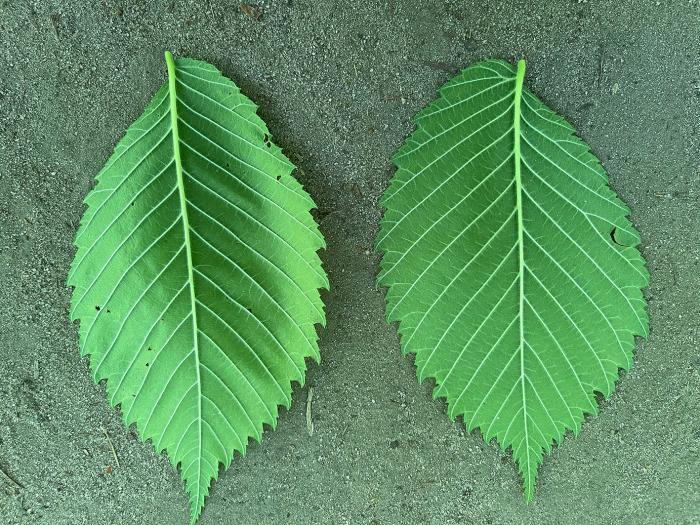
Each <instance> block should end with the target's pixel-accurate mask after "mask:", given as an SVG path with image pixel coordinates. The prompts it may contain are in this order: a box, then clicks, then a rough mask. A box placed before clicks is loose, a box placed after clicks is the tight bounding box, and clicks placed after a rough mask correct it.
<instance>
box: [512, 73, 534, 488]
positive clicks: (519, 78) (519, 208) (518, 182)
mask: <svg viewBox="0 0 700 525" xmlns="http://www.w3.org/2000/svg"><path fill="white" fill-rule="evenodd" d="M524 78H525V61H524V60H519V61H518V71H517V73H516V77H515V92H514V101H513V139H514V140H513V160H514V164H515V165H514V168H515V170H514V171H515V208H516V215H517V221H518V280H519V292H518V317H519V318H520V327H519V330H520V337H519V341H518V343H519V348H520V387H521V391H522V397H523V428H524V432H525V436H524V439H525V448H526V455H527V459H526V468H527V478H528V481H529V480H530V440H529V437H528V432H527V422H528V415H527V397H526V394H525V379H526V378H525V322H524V315H523V313H524V306H525V249H524V243H523V230H524V228H523V182H522V176H521V172H520V169H521V166H520V165H521V158H520V102H521V100H522V93H523V80H524ZM528 485H529V483H528V484H526V491H525V498H526V499H530V493H531V492H530V490H531V487H529V486H528Z"/></svg>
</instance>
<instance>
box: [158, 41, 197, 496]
mask: <svg viewBox="0 0 700 525" xmlns="http://www.w3.org/2000/svg"><path fill="white" fill-rule="evenodd" d="M165 61H166V64H167V66H168V91H169V94H170V126H171V130H172V138H173V156H174V158H175V173H176V177H177V189H178V195H179V197H180V212H181V216H182V229H183V234H184V239H185V253H186V256H187V280H188V284H189V289H190V309H191V311H192V330H193V334H192V337H193V344H194V349H193V354H194V359H195V370H196V374H197V376H196V378H197V379H196V380H197V432H198V437H197V446H198V452H197V460H198V465H197V499H198V500H199V489H200V482H201V476H202V464H201V458H202V380H201V372H200V362H199V328H198V324H197V298H196V295H195V290H194V266H193V264H192V243H191V240H190V222H189V219H188V215H187V197H186V195H185V181H184V177H183V170H182V158H181V156H180V136H179V133H178V117H177V91H176V76H175V60H174V59H173V55H172V54H171V53H170V51H166V52H165ZM174 459H175V460H177V458H174ZM197 504H199V501H197Z"/></svg>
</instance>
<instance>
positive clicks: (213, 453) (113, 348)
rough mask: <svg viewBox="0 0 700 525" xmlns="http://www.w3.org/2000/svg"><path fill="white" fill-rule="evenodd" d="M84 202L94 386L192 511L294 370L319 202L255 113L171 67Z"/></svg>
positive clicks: (197, 70) (75, 315) (86, 318)
mask: <svg viewBox="0 0 700 525" xmlns="http://www.w3.org/2000/svg"><path fill="white" fill-rule="evenodd" d="M167 62H168V73H169V81H168V82H166V84H165V85H164V86H163V87H162V88H161V89H160V90H159V91H158V92H157V93H156V95H155V96H154V97H153V100H152V101H151V103H150V104H149V105H148V107H147V109H146V110H145V112H144V113H143V115H142V116H141V117H140V118H139V119H138V120H137V121H136V122H135V123H134V124H133V125H132V126H131V127H130V128H129V130H128V131H127V133H126V136H125V137H124V138H123V139H122V140H121V142H119V144H118V145H117V147H116V149H115V151H114V154H113V155H112V157H111V158H110V159H109V161H108V162H107V164H106V166H105V167H104V168H103V169H102V171H101V172H100V173H99V175H98V176H97V181H98V183H97V185H96V187H95V189H94V190H92V191H91V192H90V194H89V195H88V196H87V198H86V199H85V202H86V204H87V206H88V207H87V210H86V212H85V214H84V216H83V218H82V221H81V225H80V229H79V231H78V233H77V237H76V241H75V244H76V246H77V253H76V256H75V259H74V261H73V264H72V267H71V271H70V275H69V279H68V284H69V285H70V286H73V287H74V291H73V297H72V308H71V318H72V319H73V320H75V319H80V348H81V354H82V355H87V354H89V355H90V365H91V368H92V371H93V377H94V380H95V381H100V380H102V379H106V380H107V382H106V387H107V394H108V397H109V400H110V403H111V404H112V405H113V406H114V405H121V411H122V415H123V419H124V423H125V424H126V425H127V426H129V425H131V424H135V425H136V428H137V430H138V433H139V435H140V437H141V439H142V440H146V439H150V440H152V443H153V445H154V447H155V449H156V451H157V452H160V451H162V450H163V449H165V450H166V451H167V454H168V457H169V459H170V462H171V463H172V465H173V466H174V467H177V465H180V468H181V476H182V478H183V480H184V481H185V484H186V487H187V490H188V492H189V495H190V498H189V499H190V508H191V521H192V522H193V523H194V522H195V521H196V520H197V519H198V517H199V515H200V513H201V510H202V507H203V505H204V499H205V497H206V495H207V494H208V492H209V486H210V484H211V480H212V479H216V478H217V477H218V470H219V463H222V464H223V465H224V467H225V468H227V467H228V466H229V464H230V463H231V460H232V458H233V455H234V452H236V451H238V452H240V453H241V454H244V453H245V450H246V445H247V442H248V439H249V438H250V437H253V438H255V439H256V440H258V441H259V440H260V438H261V435H262V433H263V425H264V424H268V425H271V426H272V427H273V428H274V426H275V424H276V421H277V416H278V405H283V406H286V407H289V405H290V402H291V390H292V387H291V382H292V381H298V382H299V383H303V381H304V373H305V370H306V366H305V361H304V360H305V358H306V357H313V358H314V359H316V360H317V361H318V359H319V350H318V345H317V335H316V330H315V324H316V323H321V324H323V323H325V317H324V313H323V304H322V302H321V299H320V295H319V288H327V287H328V280H327V278H326V274H325V273H324V271H323V269H322V267H321V262H320V259H319V257H318V255H317V253H316V252H317V250H319V249H320V248H322V247H325V243H324V240H323V238H322V236H321V234H320V233H319V230H318V227H317V225H316V223H315V222H314V220H313V218H312V216H311V214H310V209H311V208H313V207H314V203H313V201H312V200H311V198H310V197H309V195H308V194H307V193H306V192H305V191H304V190H303V188H302V186H301V185H300V184H299V183H298V182H297V181H296V179H295V178H294V177H293V176H292V175H291V172H292V170H293V169H294V166H293V165H292V164H291V163H290V162H289V160H288V159H287V158H286V157H285V156H284V155H283V154H282V152H281V150H280V148H278V147H277V146H275V145H274V144H273V143H272V142H271V136H270V133H269V131H268V130H267V127H266V126H265V123H264V122H263V121H262V120H261V119H260V118H259V117H258V116H257V115H256V106H255V105H254V104H253V103H252V102H251V101H250V100H249V99H248V98H247V97H245V96H244V95H243V94H241V93H240V91H239V89H238V87H236V85H235V84H234V83H233V82H232V81H230V80H229V79H227V78H225V77H223V76H222V75H221V74H220V73H219V71H218V70H217V69H215V68H214V67H213V66H211V65H209V64H207V63H205V62H200V61H196V60H191V59H182V60H177V61H173V59H172V57H171V56H170V55H169V54H167Z"/></svg>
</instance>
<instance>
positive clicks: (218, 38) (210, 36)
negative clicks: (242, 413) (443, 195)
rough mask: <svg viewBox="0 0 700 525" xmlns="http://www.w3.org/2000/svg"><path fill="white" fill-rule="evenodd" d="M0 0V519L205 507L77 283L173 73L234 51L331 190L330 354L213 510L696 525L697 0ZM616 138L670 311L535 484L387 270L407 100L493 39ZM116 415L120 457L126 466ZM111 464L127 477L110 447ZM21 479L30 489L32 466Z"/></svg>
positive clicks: (620, 181) (325, 344)
mask: <svg viewBox="0 0 700 525" xmlns="http://www.w3.org/2000/svg"><path fill="white" fill-rule="evenodd" d="M255 5H256V8H257V9H258V10H259V12H260V15H261V16H260V18H259V20H255V19H253V18H251V17H249V16H247V15H246V14H244V13H243V12H241V10H240V9H239V3H238V1H234V0H223V1H215V0H203V1H195V0H175V1H166V2H158V1H150V2H147V1H133V0H100V1H97V0H94V1H87V0H81V1H68V0H0V281H1V282H2V287H0V467H1V468H2V470H3V472H4V473H5V474H7V475H9V476H11V477H12V478H14V480H15V481H14V482H13V481H11V480H9V479H8V478H7V477H6V475H5V474H2V473H0V523H2V524H8V525H9V524H41V525H64V524H65V525H79V524H88V523H89V524H95V525H99V524H124V525H130V524H147V525H151V524H153V525H161V524H166V525H169V524H181V523H182V524H184V523H186V522H187V499H186V495H185V491H184V488H183V484H182V483H181V481H180V480H179V477H178V474H177V473H176V472H174V471H173V470H172V469H171V468H170V466H169V464H168V462H167V460H166V459H165V457H162V456H157V455H155V454H154V453H153V451H152V448H151V447H150V445H148V444H144V443H139V442H138V440H137V439H136V438H135V435H134V433H133V432H128V431H126V430H125V429H124V428H123V427H122V425H121V423H120V419H119V416H118V414H117V413H116V411H114V410H112V409H110V408H109V406H108V404H107V401H106V399H105V397H104V388H103V386H99V385H94V384H93V383H92V382H91V380H90V376H89V374H88V364H87V362H86V361H85V360H81V359H80V358H79V355H78V349H77V337H76V333H77V332H76V327H75V326H74V325H72V324H71V323H70V322H69V321H68V315H67V311H68V303H69V297H70V291H69V290H68V289H66V287H65V284H64V283H65V278H66V273H67V270H68V266H69V263H70V261H71V258H72V256H73V248H72V238H73V236H74V233H75V229H76V225H77V222H78V220H79V218H80V216H81V214H82V211H83V205H82V199H83V198H84V196H85V195H86V193H87V192H88V190H89V188H90V187H91V184H92V180H93V177H94V176H95V174H96V173H97V171H98V170H99V168H100V167H101V166H102V165H103V163H104V162H105V160H106V159H107V158H108V156H109V154H110V152H111V150H112V148H113V147H114V144H115V143H116V141H117V140H118V138H119V137H120V135H121V134H122V133H123V131H124V130H125V129H126V128H127V126H128V125H129V124H130V123H131V122H132V121H133V120H134V119H135V118H136V117H137V116H138V115H139V114H140V113H141V111H142V110H143V108H144V106H145V104H146V102H147V101H148V100H149V98H150V97H151V95H152V94H153V93H154V92H155V90H156V89H157V88H158V87H159V86H160V85H161V83H162V82H163V81H164V80H165V77H166V70H165V64H164V61H163V51H164V50H165V49H170V50H171V51H173V52H174V53H175V54H176V55H178V56H191V57H194V58H199V59H203V60H206V61H209V62H211V63H212V64H215V65H216V66H217V67H219V68H220V69H222V70H223V72H224V73H225V74H226V75H228V76H229V77H231V78H232V79H234V80H235V81H236V82H237V83H238V84H239V85H240V86H241V87H242V89H243V90H244V91H245V93H246V94H247V95H248V96H250V97H251V98H252V99H253V100H255V101H256V102H257V103H258V104H259V105H260V106H261V108H262V109H261V115H262V117H263V118H264V119H265V120H266V121H267V123H268V125H269V126H270V128H271V129H272V131H273V133H274V134H275V139H276V142H277V143H278V144H280V145H281V146H282V147H283V148H284V149H285V151H286V152H287V154H288V155H289V156H290V158H291V159H292V160H293V161H294V162H295V163H296V164H297V165H298V166H299V171H298V177H299V178H300V180H301V181H302V182H303V183H304V185H305V186H306V188H307V189H308V191H309V192H310V193H311V194H312V196H313V197H314V199H315V200H316V202H317V203H318V205H319V207H320V214H319V215H320V217H321V219H320V220H321V228H322V231H323V233H324V235H325V236H326V238H327V241H328V250H327V251H325V252H324V253H323V260H324V262H325V265H326V269H327V271H328V273H329V275H330V279H331V282H332V284H333V289H332V291H331V292H330V293H328V294H326V295H325V300H326V302H327V312H328V326H327V328H326V329H325V330H323V331H322V338H321V351H322V363H321V365H320V366H311V370H310V373H309V376H308V383H307V384H308V385H311V386H313V387H314V392H315V396H314V405H313V417H314V422H315V429H316V432H315V433H314V435H313V437H309V436H308V435H307V433H306V430H305V429H306V423H305V415H304V404H305V399H306V391H305V390H302V389H297V391H296V392H295V395H294V405H293V407H292V409H291V410H290V411H289V412H285V413H284V414H283V415H282V417H281V420H280V423H279V426H278V430H277V431H275V432H267V433H266V435H265V439H264V440H263V442H262V444H260V445H253V446H251V447H250V449H249V452H248V454H247V456H246V457H245V458H242V459H241V458H238V459H236V460H235V461H234V464H233V466H232V468H231V469H230V470H228V471H227V472H226V473H224V474H223V475H222V476H221V478H220V479H219V481H217V482H215V484H214V487H213V490H212V494H211V496H210V498H209V500H208V504H207V508H206V510H205V511H204V515H203V517H202V519H201V524H202V525H210V524H211V525H214V524H220V525H223V524H353V525H354V524H367V525H380V524H381V525H404V524H437V525H448V524H520V523H524V524H540V523H541V524H568V523H584V524H646V523H649V524H652V523H653V524H657V523H658V524H665V523H669V524H696V523H700V459H699V458H700V417H698V416H699V413H698V412H699V410H698V406H699V405H700V357H699V352H698V348H699V346H700V333H699V332H700V328H699V327H700V322H699V317H700V292H699V290H700V264H699V258H700V243H699V242H698V241H699V238H700V206H699V204H700V202H699V201H700V167H699V162H700V161H699V155H698V152H699V151H700V135H699V133H700V60H699V57H700V30H699V27H700V15H699V12H700V11H699V10H700V7H699V4H698V0H673V1H668V2H666V1H660V2H654V1H651V2H646V1H635V0H558V1H547V2H544V1H542V2H534V1H532V2H528V1H502V2H496V1H494V2H487V1H477V0H466V1H458V0H450V1H440V2H420V1H418V0H403V1H402V0H386V1H384V2H372V1H364V2H341V1H337V2H336V1H322V0H317V1H315V2H314V1H308V0H268V1H265V2H262V1H260V2H257V3H256V4H255ZM489 57H494V58H505V59H510V60H513V59H516V58H520V57H524V58H526V59H527V60H528V75H527V82H528V84H529V85H530V87H531V88H532V89H533V90H534V91H535V92H536V93H538V94H539V95H540V96H541V98H543V99H544V100H545V101H546V102H547V103H549V104H550V106H552V107H553V108H554V109H556V110H557V111H558V112H560V113H561V114H562V115H564V116H566V117H567V118H568V119H569V120H570V121H571V122H572V123H573V124H574V126H575V127H576V128H577V129H578V130H579V131H580V134H581V135H582V137H583V138H584V139H585V140H586V141H587V142H588V143H589V144H590V145H591V147H592V149H593V151H594V152H595V153H596V154H597V155H598V156H599V157H600V158H601V159H602V161H603V162H604V164H605V166H606V168H607V169H608V171H609V173H610V178H611V182H612V185H613V187H614V188H615V189H616V191H618V192H619V194H620V195H621V196H622V198H623V199H625V200H626V202H627V203H628V204H629V205H630V207H631V208H632V210H633V220H634V222H635V224H636V225H637V227H638V229H639V230H640V232H641V234H642V238H643V245H642V251H643V253H644V255H645V257H646V258H647V261H648V264H649V268H650V271H651V284H650V286H649V288H648V290H647V297H648V299H649V312H650V315H651V334H650V337H649V339H648V341H646V342H640V344H639V347H638V351H637V355H636V359H635V366H634V368H633V370H632V371H631V372H630V373H627V374H624V376H623V377H622V379H621V380H620V381H619V383H618V390H617V392H616V393H615V394H614V395H613V396H612V397H611V398H610V399H609V400H608V401H605V402H603V403H602V409H601V413H600V415H599V416H598V417H595V418H591V419H590V420H589V421H588V422H586V423H585V425H584V427H583V431H582V433H581V435H580V436H579V437H578V438H577V439H573V438H571V437H570V438H567V439H566V440H565V442H564V443H563V444H562V446H560V447H558V448H556V449H555V450H554V453H553V454H551V455H550V456H548V457H547V458H546V459H545V462H544V465H543V466H542V468H541V469H540V481H539V485H538V489H537V494H536V499H535V501H534V502H533V503H532V504H530V505H527V506H526V505H525V504H524V503H523V500H522V493H521V486H520V481H519V478H518V474H517V471H516V468H515V466H514V464H513V463H512V461H511V460H510V459H509V457H508V456H507V455H504V454H502V453H500V452H499V450H498V448H497V446H496V445H495V444H493V443H491V444H485V443H484V442H483V440H482V439H481V438H480V437H479V436H478V435H476V434H471V435H469V434H466V433H465V432H464V430H463V428H460V425H459V424H453V423H451V422H450V421H449V419H448V418H447V416H446V414H445V406H444V404H443V403H442V402H439V401H433V400H432V399H431V389H432V385H430V384H428V383H426V384H423V385H419V384H418V383H417V381H416V379H415V371H414V367H413V365H412V363H411V361H410V360H409V359H405V358H403V357H402V356H401V354H400V350H399V344H398V339H397V337H396V334H395V329H394V327H393V326H389V325H387V324H386V323H385V322H384V320H383V319H384V302H383V295H382V292H381V291H380V290H377V289H375V286H374V279H375V275H376V272H377V263H378V257H377V255H375V254H374V253H372V244H373V239H374V236H375V233H376V229H377V223H378V220H379V218H380V213H381V212H380V209H379V207H378V205H377V199H378V197H379V195H380V194H381V192H382V190H383V189H384V188H385V186H386V184H387V181H388V179H389V177H390V175H391V173H392V168H391V165H390V160H389V159H390V157H391V155H392V153H393V152H394V151H395V150H396V149H397V148H398V146H399V145H400V144H401V142H402V141H403V140H404V138H405V137H406V135H407V134H408V133H410V131H411V130H412V128H413V125H412V123H411V116H412V115H414V114H415V113H416V112H417V111H418V110H419V109H420V108H422V107H423V106H424V105H425V104H426V103H428V102H429V101H430V100H431V99H432V98H433V97H434V96H435V94H436V89H437V88H438V87H439V86H440V85H441V84H442V83H443V82H445V81H446V80H447V79H449V78H450V77H451V76H452V75H453V74H454V73H455V72H456V71H457V70H458V69H460V68H462V67H464V66H466V65H469V64H470V63H472V62H473V61H475V60H477V59H480V58H489ZM102 428H104V430H105V431H106V432H107V434H108V435H109V436H110V438H111V441H112V443H113V444H114V447H115V450H116V453H117V455H118V457H119V466H117V465H116V464H115V462H114V459H113V457H112V453H111V450H110V446H109V444H108V442H107V439H106V438H105V436H104V434H103V432H102ZM110 466H111V469H112V470H111V472H110V468H109V467H110ZM15 483H16V485H15Z"/></svg>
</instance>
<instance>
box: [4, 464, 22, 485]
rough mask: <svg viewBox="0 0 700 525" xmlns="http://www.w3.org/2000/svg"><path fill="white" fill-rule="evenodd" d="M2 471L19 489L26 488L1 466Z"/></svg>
mask: <svg viewBox="0 0 700 525" xmlns="http://www.w3.org/2000/svg"><path fill="white" fill-rule="evenodd" d="M0 472H2V474H3V476H5V478H6V479H7V480H8V481H9V482H10V483H11V484H12V485H14V486H15V487H16V488H17V489H18V490H22V489H23V488H24V485H22V484H21V483H20V482H19V481H17V480H16V479H15V478H14V477H12V476H11V475H10V474H9V473H8V472H7V471H6V470H5V469H4V468H2V467H0Z"/></svg>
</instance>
